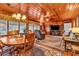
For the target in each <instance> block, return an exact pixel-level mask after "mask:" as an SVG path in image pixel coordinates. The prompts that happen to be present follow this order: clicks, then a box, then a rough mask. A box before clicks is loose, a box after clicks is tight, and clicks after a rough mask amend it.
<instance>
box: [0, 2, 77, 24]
mask: <svg viewBox="0 0 79 59" xmlns="http://www.w3.org/2000/svg"><path fill="white" fill-rule="evenodd" d="M2 12H3V13H4V12H5V13H7V14H10V15H11V14H13V13H18V12H20V13H23V14H26V15H27V16H28V18H29V19H32V20H35V21H40V18H41V16H42V15H44V18H43V19H44V20H43V21H46V19H47V18H48V19H49V21H48V22H49V23H52V22H61V21H69V20H73V19H75V18H76V17H77V16H79V4H78V3H70V4H69V3H7V4H0V13H2ZM47 13H49V15H47Z"/></svg>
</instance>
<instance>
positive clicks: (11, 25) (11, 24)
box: [9, 21, 18, 31]
mask: <svg viewBox="0 0 79 59" xmlns="http://www.w3.org/2000/svg"><path fill="white" fill-rule="evenodd" d="M14 30H18V22H16V21H9V31H14Z"/></svg>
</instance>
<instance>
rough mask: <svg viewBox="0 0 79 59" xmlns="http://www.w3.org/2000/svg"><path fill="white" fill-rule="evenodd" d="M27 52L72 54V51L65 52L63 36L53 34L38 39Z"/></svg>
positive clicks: (40, 54)
mask: <svg viewBox="0 0 79 59" xmlns="http://www.w3.org/2000/svg"><path fill="white" fill-rule="evenodd" d="M25 53H26V56H71V53H67V52H64V42H63V40H62V37H61V36H51V35H46V38H45V39H44V40H37V39H36V40H35V44H34V47H33V50H32V51H31V50H30V51H28V52H25ZM7 55H9V54H8V53H7V54H5V55H4V56H7ZM22 56H23V55H22Z"/></svg>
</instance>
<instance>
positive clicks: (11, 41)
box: [0, 37, 28, 46]
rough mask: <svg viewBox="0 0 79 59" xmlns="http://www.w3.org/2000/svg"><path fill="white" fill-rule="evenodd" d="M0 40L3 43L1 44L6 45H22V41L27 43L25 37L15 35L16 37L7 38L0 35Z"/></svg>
mask: <svg viewBox="0 0 79 59" xmlns="http://www.w3.org/2000/svg"><path fill="white" fill-rule="evenodd" d="M0 41H1V42H2V43H3V45H6V46H16V45H22V44H24V43H26V44H27V43H28V41H27V39H25V38H23V37H17V38H8V37H1V38H0Z"/></svg>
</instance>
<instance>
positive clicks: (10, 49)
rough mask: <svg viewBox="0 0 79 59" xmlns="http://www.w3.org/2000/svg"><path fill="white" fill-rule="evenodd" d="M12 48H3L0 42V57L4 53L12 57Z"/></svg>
mask: <svg viewBox="0 0 79 59" xmlns="http://www.w3.org/2000/svg"><path fill="white" fill-rule="evenodd" d="M13 48H14V47H13V46H5V45H4V44H3V42H2V41H1V40H0V56H2V55H3V54H5V53H7V52H8V53H9V54H10V55H12V51H13Z"/></svg>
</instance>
